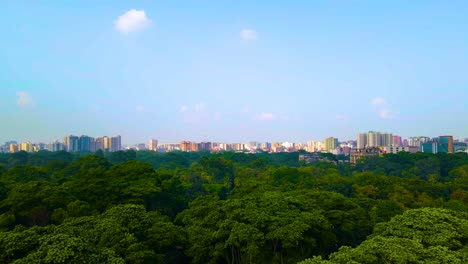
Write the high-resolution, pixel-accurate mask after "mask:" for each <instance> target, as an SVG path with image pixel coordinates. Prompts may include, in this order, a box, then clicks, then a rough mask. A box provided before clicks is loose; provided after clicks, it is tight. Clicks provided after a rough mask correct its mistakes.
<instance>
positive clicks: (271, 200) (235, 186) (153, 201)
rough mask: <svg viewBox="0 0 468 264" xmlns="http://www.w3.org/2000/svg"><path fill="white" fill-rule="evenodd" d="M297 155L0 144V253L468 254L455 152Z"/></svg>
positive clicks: (130, 257)
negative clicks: (354, 160)
mask: <svg viewBox="0 0 468 264" xmlns="http://www.w3.org/2000/svg"><path fill="white" fill-rule="evenodd" d="M299 154H300V153H275V154H269V153H259V154H246V153H234V152H225V153H218V154H212V153H209V152H191V153H185V152H171V153H157V152H150V151H139V152H135V151H132V150H130V151H118V152H113V153H103V152H101V151H99V152H96V153H81V154H80V153H68V152H47V151H41V152H37V153H26V152H18V153H12V154H0V263H229V264H231V263H232V264H233V263H298V262H301V263H304V264H308V263H468V155H467V154H465V153H456V154H444V153H439V154H435V155H434V154H427V153H416V154H409V153H399V154H386V155H383V156H380V157H372V158H368V159H365V160H361V161H360V162H359V163H358V164H357V165H356V166H354V167H352V166H349V165H348V164H347V163H343V162H336V161H338V160H342V159H343V157H337V156H333V155H330V154H324V155H325V157H326V158H327V159H328V160H329V161H331V162H316V163H310V164H305V163H303V162H300V161H299ZM333 161H335V162H333ZM431 261H432V262H431Z"/></svg>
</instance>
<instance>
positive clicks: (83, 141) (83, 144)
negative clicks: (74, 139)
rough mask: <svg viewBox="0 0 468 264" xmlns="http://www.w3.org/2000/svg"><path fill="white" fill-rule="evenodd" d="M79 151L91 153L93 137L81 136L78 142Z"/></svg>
mask: <svg viewBox="0 0 468 264" xmlns="http://www.w3.org/2000/svg"><path fill="white" fill-rule="evenodd" d="M78 151H80V152H90V151H91V137H88V136H84V135H82V136H80V139H79V140H78Z"/></svg>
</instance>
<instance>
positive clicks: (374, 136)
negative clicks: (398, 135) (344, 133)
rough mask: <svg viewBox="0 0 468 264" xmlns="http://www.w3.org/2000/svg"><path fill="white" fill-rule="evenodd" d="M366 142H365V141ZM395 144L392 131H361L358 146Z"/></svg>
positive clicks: (361, 147) (362, 147)
mask: <svg viewBox="0 0 468 264" xmlns="http://www.w3.org/2000/svg"><path fill="white" fill-rule="evenodd" d="M364 142H365V143H364ZM392 144H393V135H392V134H391V133H381V132H375V131H369V132H368V133H367V134H365V133H360V134H358V137H357V148H358V149H364V148H372V147H386V146H390V145H392Z"/></svg>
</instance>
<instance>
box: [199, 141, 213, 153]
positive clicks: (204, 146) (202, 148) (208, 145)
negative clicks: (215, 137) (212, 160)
mask: <svg viewBox="0 0 468 264" xmlns="http://www.w3.org/2000/svg"><path fill="white" fill-rule="evenodd" d="M210 150H211V142H201V143H200V144H198V151H210Z"/></svg>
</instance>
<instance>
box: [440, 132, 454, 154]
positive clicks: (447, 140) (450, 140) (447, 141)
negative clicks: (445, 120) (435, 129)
mask: <svg viewBox="0 0 468 264" xmlns="http://www.w3.org/2000/svg"><path fill="white" fill-rule="evenodd" d="M439 142H440V143H442V144H446V145H447V152H448V153H453V136H440V137H439Z"/></svg>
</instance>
